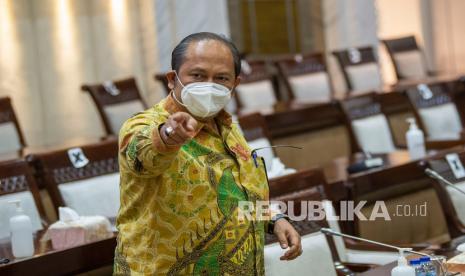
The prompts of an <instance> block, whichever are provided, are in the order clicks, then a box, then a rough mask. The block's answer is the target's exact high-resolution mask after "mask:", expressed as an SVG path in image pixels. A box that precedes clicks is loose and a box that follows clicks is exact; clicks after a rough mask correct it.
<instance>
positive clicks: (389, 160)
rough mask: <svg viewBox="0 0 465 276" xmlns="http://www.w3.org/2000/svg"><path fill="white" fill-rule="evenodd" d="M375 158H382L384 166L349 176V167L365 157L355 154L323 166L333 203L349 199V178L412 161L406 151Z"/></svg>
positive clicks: (374, 156) (379, 155)
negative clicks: (347, 185)
mask: <svg viewBox="0 0 465 276" xmlns="http://www.w3.org/2000/svg"><path fill="white" fill-rule="evenodd" d="M373 158H381V159H382V160H383V166H381V167H375V168H372V169H369V170H366V171H363V172H359V173H353V174H349V173H348V172H347V167H348V166H349V165H351V164H354V163H356V162H360V161H362V160H363V159H364V155H363V154H361V153H358V154H353V155H352V156H350V157H339V158H336V159H334V160H332V161H331V162H329V163H326V164H323V165H322V166H321V168H322V169H323V172H324V174H325V177H326V181H327V183H328V185H327V187H326V188H327V192H328V196H329V197H330V198H331V199H332V200H333V201H338V200H344V199H347V198H348V194H347V193H348V188H347V187H346V184H347V181H348V180H349V177H357V176H362V175H366V174H370V173H373V172H376V171H379V170H384V169H387V168H391V167H395V166H400V165H403V164H406V163H408V162H410V161H412V160H411V159H410V156H409V153H408V151H406V150H399V151H394V152H391V153H387V154H376V155H373Z"/></svg>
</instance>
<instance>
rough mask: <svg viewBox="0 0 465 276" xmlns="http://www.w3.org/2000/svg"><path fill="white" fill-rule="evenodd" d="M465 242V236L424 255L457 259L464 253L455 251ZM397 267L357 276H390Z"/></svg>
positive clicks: (436, 247) (392, 266)
mask: <svg viewBox="0 0 465 276" xmlns="http://www.w3.org/2000/svg"><path fill="white" fill-rule="evenodd" d="M463 242H465V236H462V237H459V238H457V239H454V240H452V241H450V242H447V243H444V244H442V245H438V246H434V245H433V246H431V248H428V249H426V250H423V251H422V252H423V253H426V254H430V255H437V256H444V257H446V259H450V258H452V257H455V256H457V255H459V254H461V253H462V252H460V251H457V250H455V248H456V247H457V245H459V244H461V243H463ZM418 257H420V256H418V255H410V256H408V257H407V258H409V259H410V258H418ZM396 265H397V262H392V263H389V264H386V265H383V266H379V267H376V268H374V269H370V270H368V271H366V272H362V273H357V274H356V275H359V276H390V275H391V270H392V269H393V268H394V267H395V266H396Z"/></svg>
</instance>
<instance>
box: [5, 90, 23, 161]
mask: <svg viewBox="0 0 465 276" xmlns="http://www.w3.org/2000/svg"><path fill="white" fill-rule="evenodd" d="M24 147H26V141H25V140H24V136H23V132H22V131H21V127H20V126H19V122H18V119H17V118H16V114H15V111H14V109H13V106H12V105H11V99H10V98H9V97H3V98H0V153H10V152H16V151H21V150H22V149H23V148H24Z"/></svg>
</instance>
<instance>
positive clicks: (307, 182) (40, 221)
mask: <svg viewBox="0 0 465 276" xmlns="http://www.w3.org/2000/svg"><path fill="white" fill-rule="evenodd" d="M254 116H255V119H252V120H250V119H249V120H246V119H244V118H247V117H243V118H241V119H240V125H241V128H242V130H243V132H244V135H245V136H246V138H247V139H248V140H249V141H253V140H257V139H262V138H263V137H266V136H267V134H266V133H268V130H266V128H265V129H260V130H257V129H256V128H254V127H253V122H256V121H259V120H260V119H259V118H260V117H261V115H260V114H255V115H254ZM261 118H262V119H261V120H263V117H261ZM262 123H263V122H262ZM461 157H462V159H463V160H465V154H464V153H462V155H461ZM26 159H27V161H25V160H14V161H7V162H3V163H0V175H1V176H2V178H1V179H0V183H1V188H2V189H1V191H2V192H1V193H0V202H1V203H0V204H2V205H4V206H2V208H0V209H1V210H4V212H5V213H3V216H2V218H1V220H2V221H1V222H2V223H1V224H0V225H8V223H6V219H7V218H8V217H9V215H10V214H9V212H13V209H12V206H9V205H8V204H7V202H8V201H9V200H11V199H13V198H16V199H18V198H19V199H21V201H22V202H24V203H23V204H24V206H25V209H26V212H27V213H28V215H29V216H31V218H33V223H34V226H35V229H36V230H40V229H43V228H44V226H45V224H44V223H47V219H46V218H45V216H44V215H43V213H44V212H43V210H44V208H43V207H42V202H41V200H40V198H41V197H40V195H38V188H37V186H39V187H41V188H46V190H47V191H48V193H49V194H50V196H51V198H52V201H53V203H54V206H55V208H58V206H70V207H72V208H74V209H76V210H77V211H78V213H80V214H83V215H95V214H99V215H105V216H107V217H109V218H114V217H115V216H116V212H117V210H118V206H119V188H118V182H119V178H118V166H117V142H116V141H115V140H112V139H109V140H105V141H102V142H101V143H99V144H96V145H89V146H85V147H81V148H74V149H64V150H59V151H54V152H49V153H43V154H35V155H30V156H28V157H27V158H26ZM436 161H437V162H440V160H436ZM441 166H442V167H441V172H442V173H445V174H447V173H448V172H449V174H450V168H448V167H446V166H444V165H443V164H442V165H441ZM436 167H437V166H436ZM326 185H327V184H326V182H325V180H324V176H323V173H322V171H321V170H319V169H315V170H309V171H305V172H299V173H293V174H289V175H287V176H282V177H279V178H276V179H273V180H271V181H270V191H271V194H270V196H271V198H272V199H277V200H284V201H288V200H294V201H296V204H297V205H298V203H299V201H302V200H318V201H323V204H324V206H325V211H326V212H331V213H335V211H334V209H333V206H332V205H331V204H330V202H328V201H325V199H327V196H326V195H328V194H329V192H327V191H325V189H326V187H325V186H326ZM439 187H442V186H440V185H439ZM442 189H443V188H442ZM443 194H445V195H446V196H445V197H446V199H447V200H448V203H443V206H454V209H453V210H454V211H455V213H456V214H458V216H461V217H463V215H464V213H465V212H464V211H463V210H464V209H463V207H461V205H457V204H460V198H458V199H459V200H458V201H457V195H456V194H453V191H452V190H446V193H444V192H443ZM102 199H105V200H102ZM441 202H442V201H441ZM457 202H458V203H457ZM455 206H458V207H456V208H455ZM444 210H446V209H444ZM447 216H450V214H446V217H447ZM455 219H456V220H457V218H455ZM464 221H465V220H462V223H463V222H464ZM321 223H323V224H320V226H330V227H331V228H333V229H334V230H336V231H339V230H340V227H339V224H338V222H334V221H323V222H321ZM309 225H310V226H312V224H311V223H308V222H303V223H302V225H300V226H299V225H297V227H301V228H300V229H299V230H301V233H302V234H303V245H304V248H305V249H306V250H305V252H306V253H305V254H304V257H303V258H301V259H299V261H295V262H289V263H286V268H287V269H290V270H289V271H295V272H299V271H301V270H302V269H303V268H304V267H305V266H303V265H302V262H304V263H307V262H311V263H313V261H318V262H321V263H322V264H325V266H324V267H325V268H331V269H325V271H326V272H323V271H322V272H321V273H322V274H321V275H334V274H332V273H333V272H334V271H335V270H334V266H333V265H332V264H333V262H335V261H343V262H350V263H375V264H385V263H388V262H390V261H392V260H393V259H394V258H395V256H396V255H395V254H393V253H391V252H385V251H382V250H381V249H379V248H378V251H376V252H366V251H364V250H362V251H360V250H354V249H351V248H348V247H347V246H346V241H344V240H343V239H340V238H337V239H334V240H333V239H330V240H329V241H328V239H326V238H325V237H323V236H321V234H319V233H316V232H315V229H316V228H315V227H311V229H310V228H309V227H310V226H309ZM312 229H313V230H312ZM311 230H312V231H313V232H312V231H311ZM0 233H2V234H3V235H7V234H8V230H5V229H3V231H1V232H0ZM462 234H463V233H462ZM3 237H5V236H3ZM268 243H269V245H267V247H266V265H267V268H268V271H277V272H279V271H281V270H280V269H281V268H278V267H276V268H275V267H274V265H275V263H276V262H274V260H275V259H276V257H277V256H276V255H277V254H279V253H280V252H281V250H280V249H279V245H278V244H276V243H273V241H272V240H269V241H268ZM332 244H333V245H332ZM315 248H318V250H321V251H315ZM318 252H320V253H318ZM322 252H324V254H323V253H322ZM312 260H313V261H312ZM315 266H316V263H315ZM322 267H323V266H322ZM326 273H330V274H326ZM319 275H320V274H319Z"/></svg>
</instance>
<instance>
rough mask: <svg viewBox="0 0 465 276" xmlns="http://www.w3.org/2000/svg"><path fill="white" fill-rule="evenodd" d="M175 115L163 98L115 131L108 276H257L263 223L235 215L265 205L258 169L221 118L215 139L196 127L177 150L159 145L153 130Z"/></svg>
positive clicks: (222, 116)
mask: <svg viewBox="0 0 465 276" xmlns="http://www.w3.org/2000/svg"><path fill="white" fill-rule="evenodd" d="M179 110H180V108H179V107H178V106H176V104H175V103H174V101H173V100H172V98H171V97H168V98H166V99H164V100H163V101H161V102H160V103H159V104H157V105H155V106H154V107H152V108H150V109H149V110H146V111H144V112H142V113H139V114H136V115H135V116H133V117H132V118H131V119H129V120H128V121H127V122H126V123H125V124H124V125H123V127H122V129H121V132H120V156H119V159H120V162H119V164H120V173H121V184H120V190H121V207H120V210H119V214H118V218H117V228H118V230H119V234H118V245H117V248H116V252H115V266H114V274H115V275H263V274H264V264H263V246H264V232H265V230H264V228H265V223H264V222H260V221H249V220H247V219H242V220H239V218H238V208H237V204H238V202H239V201H241V200H249V201H253V202H255V201H256V200H267V199H268V185H267V179H266V174H265V170H264V167H263V165H261V164H259V166H258V167H256V165H255V163H254V161H253V159H252V157H251V153H250V149H249V147H248V146H247V143H246V141H245V140H244V138H243V136H242V134H241V133H240V131H239V130H238V128H237V126H236V125H235V124H234V123H232V122H231V117H230V116H229V115H228V114H227V113H226V112H222V113H220V114H219V115H218V116H217V117H216V119H215V120H216V122H217V125H218V128H219V132H220V134H221V135H218V134H217V133H216V132H215V131H213V130H212V129H211V128H209V127H208V126H207V125H204V124H202V123H200V124H199V126H198V129H197V130H196V131H197V134H196V136H195V138H194V139H192V140H191V141H189V142H188V143H186V144H185V145H183V146H182V147H170V146H167V145H165V144H164V143H163V142H162V140H161V138H160V137H159V132H158V129H159V127H160V126H161V125H162V124H163V123H164V122H165V121H166V120H167V118H168V116H169V115H170V114H172V113H174V112H177V111H179Z"/></svg>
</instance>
